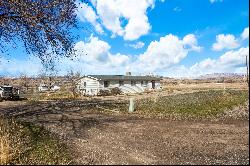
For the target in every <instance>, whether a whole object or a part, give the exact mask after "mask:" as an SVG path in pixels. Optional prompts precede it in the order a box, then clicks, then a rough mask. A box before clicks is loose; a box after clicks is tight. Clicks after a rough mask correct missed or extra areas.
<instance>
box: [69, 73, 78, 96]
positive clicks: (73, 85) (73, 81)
mask: <svg viewBox="0 0 250 166" xmlns="http://www.w3.org/2000/svg"><path fill="white" fill-rule="evenodd" d="M79 78H80V73H79V72H73V70H71V71H70V72H68V74H67V79H68V81H69V84H70V85H69V86H70V87H69V90H70V91H71V92H72V94H73V97H74V98H76V97H77V94H78V89H77V81H78V80H79Z"/></svg>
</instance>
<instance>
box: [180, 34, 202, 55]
mask: <svg viewBox="0 0 250 166" xmlns="http://www.w3.org/2000/svg"><path fill="white" fill-rule="evenodd" d="M183 44H184V45H187V46H189V47H190V48H189V49H190V50H193V51H198V52H199V51H201V49H202V48H201V47H200V46H198V42H197V39H196V37H195V35H194V34H188V35H186V36H185V37H184V38H183Z"/></svg>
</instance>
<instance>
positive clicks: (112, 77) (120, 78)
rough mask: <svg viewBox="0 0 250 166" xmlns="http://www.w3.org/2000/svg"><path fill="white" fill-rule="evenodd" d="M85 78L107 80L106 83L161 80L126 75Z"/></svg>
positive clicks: (151, 77) (158, 79)
mask: <svg viewBox="0 0 250 166" xmlns="http://www.w3.org/2000/svg"><path fill="white" fill-rule="evenodd" d="M87 77H94V78H97V79H98V80H105V81H106V80H107V81H111V80H112V81H120V80H122V81H125V80H127V81H130V80H133V81H153V80H154V81H160V80H161V78H159V77H153V76H126V75H88V76H87Z"/></svg>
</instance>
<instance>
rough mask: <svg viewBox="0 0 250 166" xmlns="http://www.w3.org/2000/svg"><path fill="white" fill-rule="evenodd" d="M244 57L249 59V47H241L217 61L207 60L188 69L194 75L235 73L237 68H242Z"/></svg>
mask: <svg viewBox="0 0 250 166" xmlns="http://www.w3.org/2000/svg"><path fill="white" fill-rule="evenodd" d="M246 56H248V57H249V47H242V48H240V49H238V50H235V51H228V52H226V53H224V54H223V55H222V56H220V57H219V58H218V59H210V58H207V59H205V60H203V61H201V62H199V63H196V64H195V65H193V66H192V67H191V68H190V71H191V72H192V73H193V74H194V75H200V74H208V73H221V72H237V71H239V68H241V70H242V68H244V67H243V66H244V65H245V61H246Z"/></svg>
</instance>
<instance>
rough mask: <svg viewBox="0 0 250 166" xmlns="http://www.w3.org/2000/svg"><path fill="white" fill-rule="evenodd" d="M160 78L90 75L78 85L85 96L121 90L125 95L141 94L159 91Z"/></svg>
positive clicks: (81, 79) (84, 77) (80, 80)
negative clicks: (152, 90)
mask: <svg viewBox="0 0 250 166" xmlns="http://www.w3.org/2000/svg"><path fill="white" fill-rule="evenodd" d="M160 80H161V78H159V77H153V76H132V75H88V76H83V77H82V78H80V79H79V81H78V83H77V87H78V90H79V92H80V93H81V94H83V95H97V94H98V92H99V91H100V90H110V89H112V88H116V87H117V88H119V89H120V90H121V91H122V92H123V93H140V92H143V91H145V90H150V89H159V88H160Z"/></svg>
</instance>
